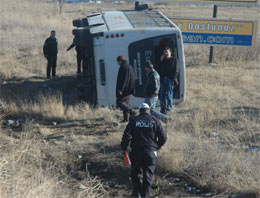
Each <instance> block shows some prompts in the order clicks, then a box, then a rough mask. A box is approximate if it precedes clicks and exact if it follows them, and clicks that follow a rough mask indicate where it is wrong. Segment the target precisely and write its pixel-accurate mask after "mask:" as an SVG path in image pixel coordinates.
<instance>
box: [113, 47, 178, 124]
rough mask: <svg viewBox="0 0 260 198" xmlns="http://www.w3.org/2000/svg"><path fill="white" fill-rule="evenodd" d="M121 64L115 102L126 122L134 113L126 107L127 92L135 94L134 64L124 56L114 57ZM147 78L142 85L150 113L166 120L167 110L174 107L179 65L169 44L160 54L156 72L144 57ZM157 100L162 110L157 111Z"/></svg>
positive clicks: (128, 96)
mask: <svg viewBox="0 0 260 198" xmlns="http://www.w3.org/2000/svg"><path fill="white" fill-rule="evenodd" d="M117 63H118V65H119V66H120V68H119V71H118V75H117V83H116V97H117V100H116V104H117V106H118V107H119V108H120V109H121V110H122V111H123V117H124V118H123V120H122V122H128V119H129V117H131V116H132V115H134V112H133V111H132V109H131V108H130V107H129V99H130V95H131V94H133V93H134V87H135V85H134V84H135V79H134V71H133V67H132V66H130V65H129V64H128V63H127V61H126V59H125V57H124V56H118V57H117ZM144 69H145V71H146V72H147V79H146V83H145V86H144V94H145V100H144V102H145V103H147V104H148V105H149V107H150V109H151V114H152V115H154V116H155V117H157V118H159V119H160V120H162V121H164V122H167V121H168V117H167V113H168V112H171V110H172V108H173V96H174V88H175V87H176V86H178V71H179V69H178V64H177V63H176V59H174V58H173V56H172V51H171V49H170V48H169V47H165V48H164V50H163V54H162V55H161V57H160V64H159V67H158V71H156V70H155V68H154V66H153V64H152V62H151V61H150V60H147V61H146V62H145V65H144ZM158 98H159V99H160V105H161V107H160V108H161V110H160V112H159V111H157V110H156V104H157V101H158Z"/></svg>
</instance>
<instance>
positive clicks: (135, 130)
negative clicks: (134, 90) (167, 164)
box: [121, 103, 167, 198]
mask: <svg viewBox="0 0 260 198" xmlns="http://www.w3.org/2000/svg"><path fill="white" fill-rule="evenodd" d="M139 112H140V114H139V115H138V116H135V117H134V118H133V119H131V120H130V121H129V123H128V125H127V126H126V129H125V131H124V134H123V137H122V141H121V148H122V152H124V151H126V149H127V147H128V144H129V142H131V144H130V146H131V153H130V160H131V180H132V184H133V193H132V196H133V197H140V196H141V197H148V198H149V197H150V191H151V184H152V177H153V174H154V172H155V167H156V161H157V150H159V149H160V148H161V147H162V146H163V145H164V144H165V143H166V140H167V134H166V132H165V131H164V129H163V127H162V125H161V123H160V121H159V120H158V119H157V118H155V117H153V116H151V115H150V108H149V105H148V104H146V103H142V104H140V106H139ZM141 172H142V173H143V181H142V183H141V181H140V179H139V174H140V173H141Z"/></svg>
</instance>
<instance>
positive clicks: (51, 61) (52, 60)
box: [47, 56, 57, 78]
mask: <svg viewBox="0 0 260 198" xmlns="http://www.w3.org/2000/svg"><path fill="white" fill-rule="evenodd" d="M56 63H57V56H51V57H48V58H47V78H50V77H51V73H52V77H55V76H56Z"/></svg>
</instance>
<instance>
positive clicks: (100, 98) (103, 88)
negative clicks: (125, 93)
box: [94, 37, 109, 106]
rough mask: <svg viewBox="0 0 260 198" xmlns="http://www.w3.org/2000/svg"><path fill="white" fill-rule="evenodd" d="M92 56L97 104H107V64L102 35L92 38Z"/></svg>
mask: <svg viewBox="0 0 260 198" xmlns="http://www.w3.org/2000/svg"><path fill="white" fill-rule="evenodd" d="M94 57H95V65H96V86H97V104H98V106H109V97H108V91H109V90H108V83H107V82H108V80H107V74H106V72H107V70H108V68H107V65H106V62H105V50H104V44H103V37H99V38H98V39H97V38H95V39H94Z"/></svg>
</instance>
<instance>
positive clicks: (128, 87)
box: [116, 56, 135, 122]
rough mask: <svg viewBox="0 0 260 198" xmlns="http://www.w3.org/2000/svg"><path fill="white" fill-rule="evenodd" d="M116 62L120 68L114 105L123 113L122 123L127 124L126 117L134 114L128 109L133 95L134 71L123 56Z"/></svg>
mask: <svg viewBox="0 0 260 198" xmlns="http://www.w3.org/2000/svg"><path fill="white" fill-rule="evenodd" d="M116 60H117V63H118V65H119V66H120V68H119V71H118V75H117V82H116V105H117V107H119V108H120V109H121V110H122V111H123V116H124V119H123V120H122V122H127V121H128V115H129V114H130V117H131V116H133V115H134V114H135V112H134V111H133V110H132V109H131V108H130V107H129V100H130V95H131V94H133V93H134V87H135V79H134V70H133V67H132V66H131V65H129V64H128V63H127V61H126V59H125V57H124V56H118V57H117V59H116Z"/></svg>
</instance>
